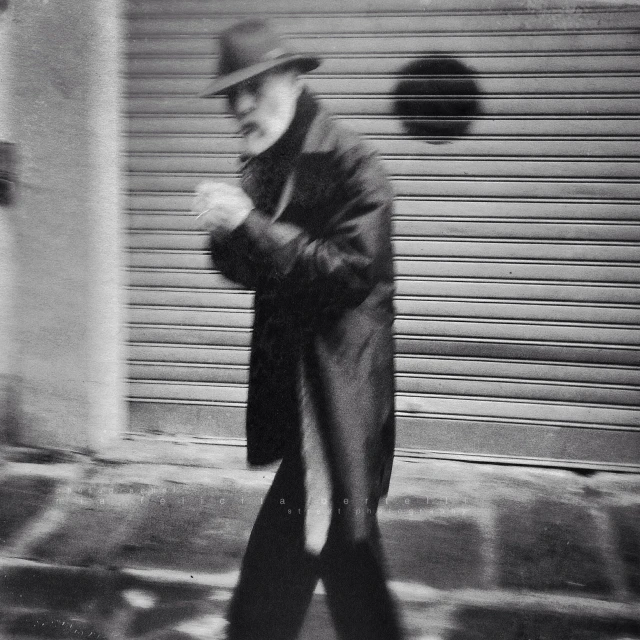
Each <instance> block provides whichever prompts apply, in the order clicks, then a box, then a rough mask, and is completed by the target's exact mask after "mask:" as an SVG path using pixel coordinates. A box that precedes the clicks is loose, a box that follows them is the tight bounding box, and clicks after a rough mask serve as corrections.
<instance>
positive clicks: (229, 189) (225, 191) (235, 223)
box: [191, 180, 254, 235]
mask: <svg viewBox="0 0 640 640" xmlns="http://www.w3.org/2000/svg"><path fill="white" fill-rule="evenodd" d="M253 208H254V207H253V202H252V201H251V198H249V196H248V195H247V194H246V193H245V192H244V191H243V190H242V189H240V187H234V186H233V185H230V184H226V183H225V182H214V181H212V180H205V181H204V182H201V183H200V184H199V185H198V186H197V188H196V197H195V200H194V202H193V207H192V209H191V210H192V212H193V213H195V214H197V216H198V217H197V218H196V224H197V225H198V226H199V227H200V228H201V229H205V230H206V231H209V232H210V233H213V234H215V235H224V234H227V233H231V232H232V231H233V230H234V229H235V228H236V227H239V226H240V225H241V224H242V223H243V222H244V221H245V219H246V218H247V216H248V215H249V213H250V211H251V210H252V209H253Z"/></svg>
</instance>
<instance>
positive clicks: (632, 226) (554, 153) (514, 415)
mask: <svg viewBox="0 0 640 640" xmlns="http://www.w3.org/2000/svg"><path fill="white" fill-rule="evenodd" d="M318 6H319V5H318V3H315V2H313V3H312V2H304V1H303V0H263V2H262V3H261V4H260V8H261V11H263V12H264V13H267V14H268V13H271V14H273V18H274V21H276V22H277V24H278V25H279V27H280V28H281V30H282V31H283V32H284V33H286V34H287V35H288V39H289V40H290V41H292V42H293V43H294V44H295V45H297V47H298V48H299V49H300V50H304V51H307V52H316V53H318V54H320V55H321V56H323V57H324V59H325V63H324V64H323V65H322V66H321V67H320V68H319V69H318V70H317V71H316V72H314V73H313V74H311V75H309V76H308V84H309V85H310V86H311V88H312V89H313V90H314V91H315V92H316V93H317V94H318V95H319V96H320V97H321V98H322V99H323V100H324V102H325V103H326V104H327V105H328V106H329V107H330V108H331V109H332V110H333V111H334V113H336V114H337V115H338V116H339V117H340V118H342V119H343V120H345V121H346V122H347V123H348V124H349V125H350V126H351V127H353V128H355V129H356V130H358V131H360V132H362V133H363V134H365V136H367V137H368V138H369V139H370V140H371V141H372V142H373V144H375V145H376V146H377V147H378V149H379V150H380V152H381V154H382V156H383V159H384V162H385V164H386V166H387V168H388V171H389V173H390V175H391V176H392V180H393V183H394V186H395V189H396V193H397V195H398V198H397V215H396V219H395V227H394V232H395V249H396V253H397V260H396V264H397V273H398V283H397V284H398V296H397V308H398V318H397V323H396V332H397V336H398V339H397V347H398V357H397V371H398V378H397V383H398V399H397V400H398V401H397V406H398V418H399V438H398V441H399V442H398V443H399V446H401V447H405V448H415V449H420V450H423V451H425V452H431V453H434V452H436V455H451V456H460V457H477V458H485V459H498V460H502V459H504V460H515V459H518V460H521V459H528V460H529V461H534V460H536V461H538V462H540V463H542V464H578V465H584V466H608V467H611V468H630V467H631V466H633V465H634V464H637V463H638V461H639V460H640V455H639V454H640V420H639V416H640V412H639V410H638V404H639V402H638V401H639V399H640V371H639V370H638V367H637V365H638V361H639V359H638V354H639V351H640V332H639V331H638V327H639V326H640V306H639V304H638V303H639V300H640V296H639V291H640V252H639V251H638V244H639V243H638V240H639V239H640V221H639V218H640V216H639V209H638V202H639V200H640V171H639V167H640V164H639V163H640V160H639V158H638V142H639V138H640V126H639V124H640V64H639V61H640V36H639V35H638V34H639V31H638V29H639V27H640V7H637V6H627V5H624V4H618V3H616V4H611V5H607V4H601V5H600V4H597V3H594V2H585V3H584V4H583V5H580V4H576V3H572V4H571V8H567V7H568V5H567V3H565V2H556V3H553V2H548V1H546V0H544V1H543V0H526V1H525V0H521V1H515V0H487V1H486V2H474V1H471V0H462V1H461V2H456V3H455V4H452V3H447V2H444V0H430V1H429V2H424V1H420V0H413V1H411V0H401V1H397V0H394V1H392V0H386V1H384V0H375V1H372V0H351V1H343V0H325V1H324V2H323V3H322V5H321V6H322V12H321V11H320V10H319V9H318ZM254 8H255V3H253V2H248V1H241V0H238V1H235V2H231V1H230V0H228V1H225V0H219V1H217V2H212V1H206V0H183V1H181V2H180V1H173V2H172V1H170V0H130V2H129V15H128V50H129V53H128V94H127V110H128V114H129V117H128V132H129V135H128V148H129V156H128V158H129V161H128V166H129V175H128V180H129V190H130V198H129V212H128V213H129V221H130V233H129V256H130V260H129V264H130V267H129V282H130V302H131V309H130V323H131V324H130V327H131V328H130V348H129V353H130V368H129V371H130V378H131V381H130V385H129V394H130V398H131V409H132V425H131V430H132V431H147V432H149V431H157V432H163V433H172V434H175V433H181V434H192V435H197V436H220V435H224V436H228V435H241V434H242V420H243V404H244V400H245V396H246V375H247V362H248V342H249V332H250V327H251V321H252V316H251V304H252V298H251V294H250V293H248V292H245V291H242V290H239V289H237V288H234V287H233V286H232V285H231V284H230V283H229V282H227V281H226V280H224V279H223V278H222V277H221V276H220V275H218V274H215V273H212V272H211V270H210V265H209V260H208V257H207V255H206V253H205V252H204V246H205V238H204V236H203V235H202V234H201V233H199V232H197V231H194V230H193V227H192V216H190V214H189V213H188V210H189V207H190V201H191V197H192V196H191V194H192V192H193V189H194V186H195V185H196V184H197V183H198V181H199V180H201V179H203V178H205V177H220V178H224V179H228V180H231V181H236V180H237V173H236V171H237V155H238V149H239V140H238V138H237V135H236V133H235V127H234V122H233V120H232V119H231V118H230V117H229V116H228V115H227V114H226V112H225V105H224V102H223V101H222V100H218V99H211V100H201V99H196V98H194V97H193V96H194V95H195V94H196V93H197V92H198V91H199V90H200V89H201V88H202V87H203V86H205V85H206V83H207V81H208V79H209V78H210V76H211V74H212V72H213V70H214V69H215V67H216V49H217V43H216V40H215V38H214V37H212V35H211V34H215V33H217V32H218V31H220V30H221V29H223V28H225V27H226V26H229V25H230V24H232V23H233V22H235V21H236V20H237V19H238V18H239V17H241V16H243V15H247V14H251V12H252V11H253V10H254ZM442 55H446V56H449V57H452V58H456V59H457V60H459V61H461V62H462V63H464V64H465V65H466V66H467V67H469V68H470V69H472V70H473V71H474V72H475V74H476V75H475V81H476V83H477V86H478V88H479V90H480V105H481V115H479V116H478V117H477V118H476V120H475V121H474V123H473V125H472V127H471V128H470V130H469V131H468V132H467V134H466V135H465V136H464V137H462V138H461V139H457V140H454V141H450V142H447V143H446V144H435V143H437V142H439V140H437V139H436V138H425V139H419V138H415V137H409V136H408V135H407V134H406V133H405V131H404V130H403V127H402V124H401V122H400V121H399V119H398V118H397V117H395V116H393V115H392V114H393V112H394V111H393V100H394V98H393V92H394V88H395V87H396V85H397V82H398V80H399V77H400V76H399V73H400V71H401V70H402V69H403V68H404V67H405V66H406V65H407V64H408V63H410V62H411V61H414V60H416V59H419V58H436V57H440V56H442ZM422 99H424V100H429V99H432V98H422ZM452 99H454V100H463V99H465V98H464V96H462V97H461V96H454V97H453V98H452ZM437 452H439V453H437Z"/></svg>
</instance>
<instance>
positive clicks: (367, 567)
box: [320, 516, 402, 640]
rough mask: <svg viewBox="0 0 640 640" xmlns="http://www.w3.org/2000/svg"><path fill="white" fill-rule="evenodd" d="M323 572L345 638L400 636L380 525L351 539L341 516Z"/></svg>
mask: <svg viewBox="0 0 640 640" xmlns="http://www.w3.org/2000/svg"><path fill="white" fill-rule="evenodd" d="M320 575H321V578H322V582H323V583H324V586H325V589H326V592H327V601H328V604H329V608H330V610H331V615H332V618H333V621H334V624H335V627H336V630H337V632H338V636H339V637H340V639H341V640H399V639H400V638H402V631H401V625H400V619H399V615H398V611H397V608H396V604H395V602H394V601H393V598H392V595H391V593H390V592H389V589H388V587H387V582H386V576H385V569H384V562H383V556H382V548H381V545H380V534H379V531H378V528H377V525H376V526H375V527H374V530H373V533H372V535H371V537H370V538H369V539H367V540H363V541H360V542H351V541H349V540H348V539H347V536H346V535H345V527H344V526H342V523H341V522H340V517H339V516H334V521H333V523H332V528H331V531H330V533H329V539H328V541H327V544H326V546H325V548H324V550H323V552H322V554H321V556H320Z"/></svg>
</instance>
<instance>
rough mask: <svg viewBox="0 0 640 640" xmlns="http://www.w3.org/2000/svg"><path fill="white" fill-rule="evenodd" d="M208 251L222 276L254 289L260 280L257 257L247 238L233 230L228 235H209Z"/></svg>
mask: <svg viewBox="0 0 640 640" xmlns="http://www.w3.org/2000/svg"><path fill="white" fill-rule="evenodd" d="M209 253H210V255H211V259H212V261H213V265H214V267H215V268H216V269H218V270H219V271H220V273H222V275H223V276H225V277H226V278H229V280H232V281H233V282H236V283H237V284H240V285H242V286H243V287H245V288H247V289H255V288H256V287H257V286H258V285H259V282H260V274H261V269H260V265H259V264H258V257H257V256H256V255H255V254H253V253H252V252H251V251H250V250H249V244H248V242H247V238H246V237H244V236H243V234H241V233H238V232H237V231H236V232H233V233H231V234H229V235H228V236H224V237H218V236H216V235H214V234H210V235H209Z"/></svg>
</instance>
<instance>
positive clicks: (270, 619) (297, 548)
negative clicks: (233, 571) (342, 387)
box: [228, 450, 318, 640]
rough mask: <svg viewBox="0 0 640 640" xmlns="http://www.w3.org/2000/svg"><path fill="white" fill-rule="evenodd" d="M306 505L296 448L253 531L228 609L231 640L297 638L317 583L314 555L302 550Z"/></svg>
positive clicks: (284, 639)
mask: <svg viewBox="0 0 640 640" xmlns="http://www.w3.org/2000/svg"><path fill="white" fill-rule="evenodd" d="M282 501H284V504H283V503H282ZM304 504H305V500H304V474H303V470H302V464H301V461H300V458H299V455H296V452H295V450H294V451H293V452H292V453H290V454H287V455H286V456H285V458H284V459H283V461H282V463H281V464H280V468H279V469H278V471H277V473H276V477H275V478H274V481H273V484H272V486H271V488H270V489H269V492H268V494H267V496H266V498H265V500H264V503H263V505H262V508H261V509H260V513H259V514H258V518H257V520H256V522H255V524H254V527H253V530H252V532H251V536H250V538H249V543H248V545H247V549H246V552H245V555H244V558H243V561H242V567H241V572H240V580H239V583H238V585H237V587H236V589H235V591H234V595H233V598H232V601H231V605H230V607H229V612H228V620H229V631H228V637H229V640H293V639H294V638H296V637H297V635H298V632H299V630H300V628H301V626H302V623H303V620H304V615H305V613H306V611H307V609H308V607H309V603H310V601H311V598H312V596H313V591H314V588H315V585H316V583H317V581H318V573H317V570H318V566H317V558H315V557H314V556H312V555H310V554H308V553H307V552H306V551H305V549H304Z"/></svg>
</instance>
